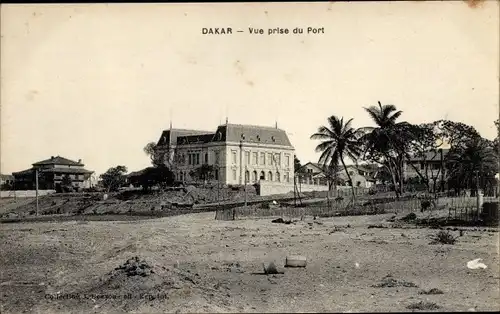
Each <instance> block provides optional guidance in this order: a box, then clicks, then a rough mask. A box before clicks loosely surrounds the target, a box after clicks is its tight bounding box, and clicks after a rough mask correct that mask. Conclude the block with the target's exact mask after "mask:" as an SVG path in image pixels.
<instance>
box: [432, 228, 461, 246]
mask: <svg viewBox="0 0 500 314" xmlns="http://www.w3.org/2000/svg"><path fill="white" fill-rule="evenodd" d="M432 240H433V241H432V242H431V244H438V243H441V244H455V242H456V241H457V239H456V238H455V237H454V236H453V235H452V234H451V233H450V232H449V231H444V230H441V231H439V232H438V233H437V234H436V236H434V237H433V239H432Z"/></svg>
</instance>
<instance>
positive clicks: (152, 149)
mask: <svg viewBox="0 0 500 314" xmlns="http://www.w3.org/2000/svg"><path fill="white" fill-rule="evenodd" d="M144 153H145V154H146V155H148V156H149V158H150V159H151V164H153V166H160V165H164V160H163V159H164V154H162V153H161V152H160V151H159V150H158V147H157V145H156V143H155V142H150V143H148V144H146V146H145V147H144Z"/></svg>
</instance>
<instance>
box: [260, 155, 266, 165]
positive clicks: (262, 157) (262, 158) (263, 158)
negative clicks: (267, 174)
mask: <svg viewBox="0 0 500 314" xmlns="http://www.w3.org/2000/svg"><path fill="white" fill-rule="evenodd" d="M260 164H261V165H265V164H266V153H260Z"/></svg>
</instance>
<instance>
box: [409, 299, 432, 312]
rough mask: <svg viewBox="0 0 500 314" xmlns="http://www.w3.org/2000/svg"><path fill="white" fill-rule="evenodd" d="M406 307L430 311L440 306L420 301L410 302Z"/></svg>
mask: <svg viewBox="0 0 500 314" xmlns="http://www.w3.org/2000/svg"><path fill="white" fill-rule="evenodd" d="M406 308H407V309H409V310H422V311H431V310H437V309H439V308H440V306H439V305H437V304H436V303H434V302H427V301H425V302H424V301H420V302H416V303H412V304H410V305H408V306H407V307H406Z"/></svg>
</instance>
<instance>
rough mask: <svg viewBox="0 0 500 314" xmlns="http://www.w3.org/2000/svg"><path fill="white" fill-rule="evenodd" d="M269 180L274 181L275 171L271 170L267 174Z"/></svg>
mask: <svg viewBox="0 0 500 314" xmlns="http://www.w3.org/2000/svg"><path fill="white" fill-rule="evenodd" d="M267 180H269V181H273V173H272V172H271V171H269V173H268V174H267Z"/></svg>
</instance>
